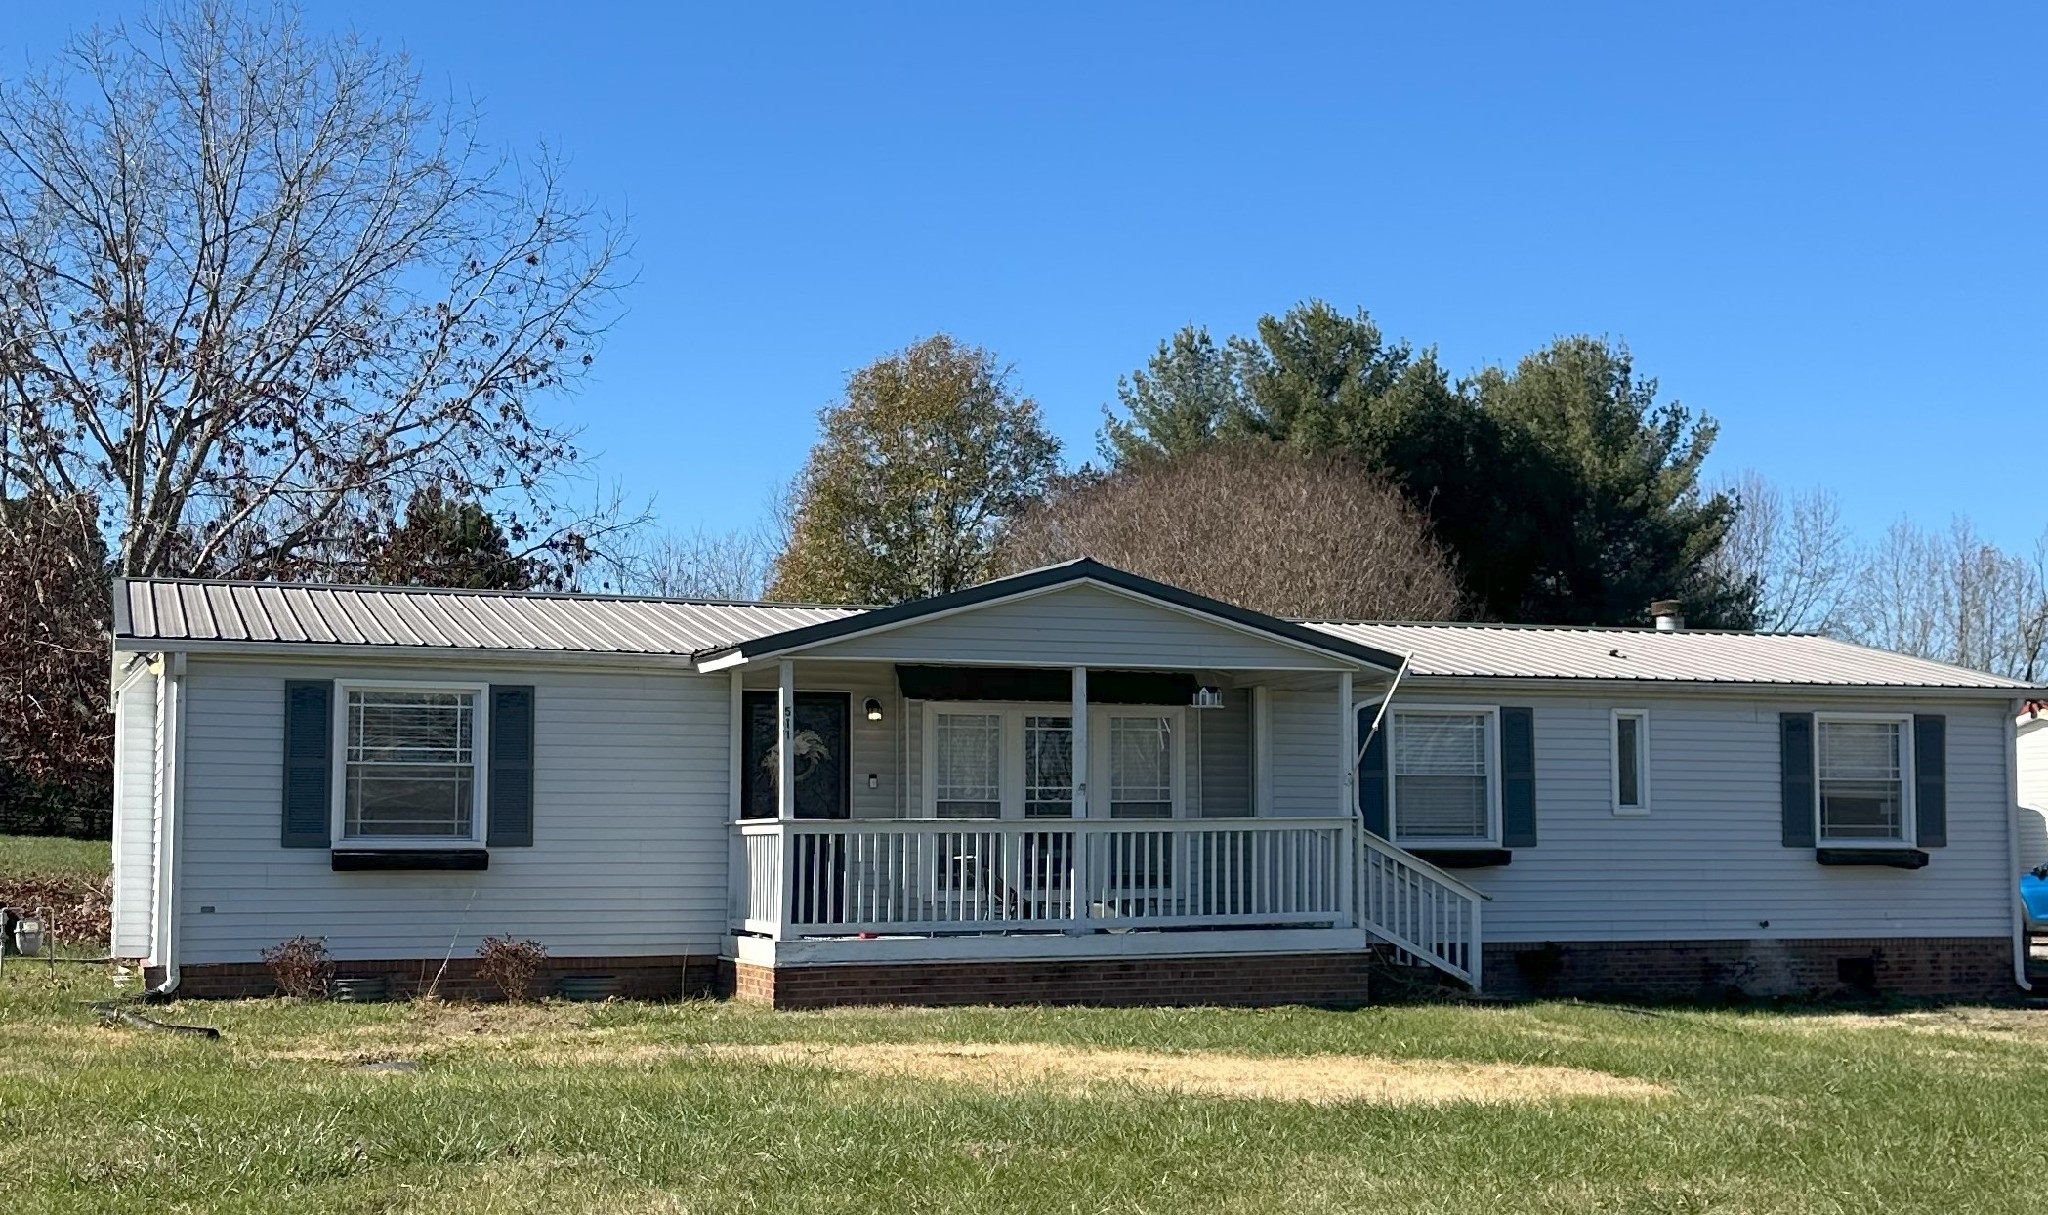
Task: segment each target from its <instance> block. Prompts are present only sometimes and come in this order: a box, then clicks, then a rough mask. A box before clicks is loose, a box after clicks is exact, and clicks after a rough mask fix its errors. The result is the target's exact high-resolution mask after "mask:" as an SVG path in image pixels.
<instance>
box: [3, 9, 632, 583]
mask: <svg viewBox="0 0 2048 1215" xmlns="http://www.w3.org/2000/svg"><path fill="white" fill-rule="evenodd" d="M618 239H619V235H618V232H617V231H616V229H613V228H610V227H608V226H606V225H605V224H603V223H602V222H601V220H600V219H599V218H598V217H596V216H594V215H593V214H592V213H591V212H590V211H589V210H588V209H587V208H586V207H584V206H581V205H578V204H573V203H571V202H569V201H568V200H566V199H565V197H564V195H563V193H562V191H561V187H560V185H559V183H558V180H557V177H556V173H555V166H554V164H553V162H552V161H551V160H550V159H549V158H547V157H546V155H545V154H544V153H543V154H542V155H541V156H539V157H537V158H535V159H533V160H531V161H516V160H508V159H505V158H502V157H499V156H496V155H493V154H490V153H488V152H487V151H486V150H485V149H484V148H483V147H482V146H481V145H480V143H479V141H478V135H477V128H476V124H475V121H474V118H473V116H470V115H468V114H465V113H460V112H455V111H453V110H451V108H450V107H448V106H445V105H440V104H437V103H435V102H434V101H432V100H431V99H430V98H428V97H427V96H426V95H425V94H424V92H423V91H422V87H421V82H420V78H419V75H418V73H417V72H416V71H414V70H413V68H412V67H411V66H410V65H409V63H408V62H407V61H406V60H405V59H404V58H403V57H402V56H398V55H393V54H390V53H387V52H385V51H383V50H381V49H380V48H379V47H377V46H376V45H374V44H371V43H366V42H364V41H362V40H360V39H357V38H354V37H343V38H332V39H330V38H316V37H314V36H311V35H309V34H308V33H307V32H306V31H305V30H303V29H302V28H301V26H300V23H299V21H298V20H297V17H296V14H295V13H294V12H293V11H292V10H291V9H289V8H288V7H285V8H274V9H273V8H268V7H266V8H262V9H258V10H253V11H251V10H243V9H240V8H238V7H236V6H235V5H234V4H233V3H232V2H231V0H192V3H190V4H189V5H188V6H185V7H180V8H173V9H170V10H168V11H167V13H166V15H164V16H163V17H161V18H160V19H156V20H151V21H145V22H143V23H140V24H138V25H136V26H135V27H133V28H130V27H126V26H115V27H113V28H112V29H107V30H95V31H94V32H92V33H89V34H86V35H83V36H81V37H80V38H78V39H76V40H75V41H74V42H73V43H72V44H71V45H70V47H69V48H68V49H67V50H66V51H65V53H64V54H63V55H62V56H61V58H60V59H59V60H58V61H57V63H56V64H55V65H54V66H53V67H52V68H51V70H49V71H46V72H44V73H41V74H36V75H31V76H28V77H25V78H20V79H14V80H9V81H5V82H4V83H0V426H4V431H0V496H4V497H9V498H12V497H17V496H21V495H34V496H41V497H45V498H49V499H52V500H74V499H77V498H79V497H81V496H91V497H94V498H96V499H97V500H98V501H99V502H100V503H101V505H102V508H103V511H104V517H103V519H102V520H101V525H102V526H103V527H105V528H106V529H107V530H108V532H109V534H112V535H117V536H118V537H119V539H120V550H121V551H120V553H119V556H118V558H117V561H118V566H119V569H120V570H121V571H122V572H124V573H128V574H151V573H159V572H166V571H173V572H205V573H218V574H238V575H255V576H265V575H272V574H282V573H291V572H294V571H299V570H304V569H306V568H308V567H311V568H314V569H317V568H319V567H320V565H321V563H322V562H324V561H326V560H328V559H329V558H330V557H332V556H333V555H334V554H335V553H337V552H339V553H348V552H350V551H351V550H354V549H359V548H360V547H361V546H362V545H363V544H364V543H366V541H367V538H369V537H372V536H375V535H377V534H380V533H381V532H383V531H386V530H388V529H389V527H390V525H391V523H392V521H393V517H394V515H395V514H396V513H397V511H398V510H399V509H400V507H402V505H403V503H404V502H405V501H406V500H407V499H408V498H409V497H410V496H411V494H412V492H413V491H414V490H416V489H418V488H420V487H422V486H425V485H429V484H433V485H441V486H445V487H450V488H451V490H452V492H454V493H455V494H456V495H457V496H458V497H461V498H463V499H464V500H474V501H487V502H490V503H491V504H492V509H493V510H494V511H497V512H499V518H500V519H501V521H503V522H504V523H505V525H506V530H507V532H508V534H509V535H510V536H511V537H512V539H513V540H514V541H515V542H518V541H522V540H524V539H526V538H528V537H529V536H535V535H548V534H552V533H553V532H554V531H555V530H556V529H558V528H560V527H561V521H560V519H559V518H556V517H554V516H555V514H556V504H557V503H558V502H559V501H560V499H559V497H558V496H557V495H556V493H555V492H554V491H555V490H556V489H557V488H558V487H559V484H560V482H559V478H560V477H561V476H562V475H563V473H564V470H567V469H570V468H572V467H573V466H574V465H575V464H576V463H577V461H578V458H579V457H578V454H577V452H576V450H575V447H574V443H573V439H574V434H573V432H572V431H570V430H568V429H564V428H560V427H556V426H553V425H550V424H547V423H545V422H543V421H541V420H539V419H538V418H537V417H536V416H535V415H534V413H533V412H531V405H532V402H533V400H534V398H535V397H536V396H537V395H539V394H542V393H544V392H546V391H549V390H553V389H558V388H561V387H563V386H564V385H567V384H569V383H571V382H573V381H574V380H576V379H577V377H578V376H579V375H580V374H581V373H582V372H583V369H584V368H585V367H586V366H588V364H589V363H590V361H591V357H592V355H591V352H592V349H593V346H594V344H595V340H596V338H597V336H598V335H599V333H600V331H601V329H602V325H603V321H604V317H605V315H606V314H607V313H608V312H609V309H610V308H611V306H612V302H613V297H614V290H615V282H614V279H613V276H612V265H613V260H614V256H615V253H616V250H617V248H618V245H617V241H618ZM566 535H567V536H568V538H569V539H570V540H571V541H572V542H574V541H575V539H576V534H575V529H574V528H573V527H571V528H568V529H566Z"/></svg>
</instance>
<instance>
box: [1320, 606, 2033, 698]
mask: <svg viewBox="0 0 2048 1215" xmlns="http://www.w3.org/2000/svg"><path fill="white" fill-rule="evenodd" d="M1307 623H1308V626H1309V627H1310V628H1312V629H1316V630H1318V631H1320V632H1325V633H1329V634H1331V635H1332V636H1337V637H1345V638H1349V639H1351V640H1354V641H1358V642H1361V643H1363V644H1366V645H1373V646H1379V647H1381V648H1383V649H1389V650H1395V651H1399V652H1401V653H1406V654H1409V655H1411V656H1412V657H1411V659H1410V663H1409V670H1410V671H1411V672H1412V673H1413V674H1415V675H1418V676H1423V677H1438V678H1448V679H1460V678H1462V679H1559V680H1624V681H1628V680H1640V681H1645V682H1666V683H1727V684H1769V685H1780V684H1782V685H1795V686H1815V687H1828V686H1832V687H1899V688H1967V689H2012V690H2013V691H2016V692H2019V691H2027V690H2032V689H2036V688H2038V686H2039V685H2036V684H2029V683H2027V682H2025V681H2023V680H2017V679H2007V678H2005V677H2003V676H1999V675H1990V674H1986V673H1985V672H1983V671H1973V670H1970V669H1969V668H1967V667H1958V666H1951V665H1949V664H1947V663H1941V662H1932V661H1929V660H1927V659H1924V658H1913V657H1909V656H1907V655H1905V654H1894V653H1891V652H1890V651H1887V650H1876V649H1871V648H1869V647H1867V646H1860V645H1854V644H1851V643H1849V642H1846V641H1837V640H1835V639H1833V638H1829V637H1818V636H1812V635H1809V634H1796V633H1740V632H1719V631H1712V630H1679V631H1677V632H1669V633H1664V632H1658V631H1656V630H1653V629H1601V628H1568V627H1543V626H1532V625H1488V624H1360V623H1350V622H1342V621H1309V622H1307Z"/></svg>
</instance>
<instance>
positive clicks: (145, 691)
mask: <svg viewBox="0 0 2048 1215" xmlns="http://www.w3.org/2000/svg"><path fill="white" fill-rule="evenodd" d="M156 689H157V680H156V676H154V675H151V674H149V673H148V672H146V671H145V672H141V673H138V674H136V675H133V676H131V677H130V678H129V680H128V682H127V683H125V684H123V685H122V687H121V690H120V694H119V696H118V697H117V698H116V700H115V702H114V847H113V860H114V907H113V940H112V942H111V944H110V952H111V953H112V954H113V956H115V957H117V958H145V957H148V956H149V946H150V933H151V918H152V916H153V915H154V914H155V907H154V904H153V902H152V899H153V898H154V894H155V891H154V888H153V878H154V874H155V872H156Z"/></svg>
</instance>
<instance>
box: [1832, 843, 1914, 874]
mask: <svg viewBox="0 0 2048 1215" xmlns="http://www.w3.org/2000/svg"><path fill="white" fill-rule="evenodd" d="M1813 859H1814V860H1816V861H1819V862H1820V863H1821V864H1823V865H1873V866H1878V867H1881V868H1888V869H1925V868H1926V867H1927V854H1926V853H1925V852H1922V851H1921V850H1920V849H1918V848H1897V847H1893V848H1872V847H1868V846H1861V847H1855V846H1852V847H1847V848H1842V847H1822V848H1816V849H1815V850H1814V853H1813Z"/></svg>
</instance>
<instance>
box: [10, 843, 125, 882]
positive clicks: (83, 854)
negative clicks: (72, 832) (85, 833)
mask: <svg viewBox="0 0 2048 1215" xmlns="http://www.w3.org/2000/svg"><path fill="white" fill-rule="evenodd" d="M113 871H114V855H113V845H111V844H109V843H108V842H107V841H105V840H67V839H59V838H56V837H53V836H45V835H0V877H50V878H63V877H77V878H86V879H89V880H91V881H96V882H97V881H103V880H105V878H106V876H107V875H108V874H110V873H112V872H113Z"/></svg>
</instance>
